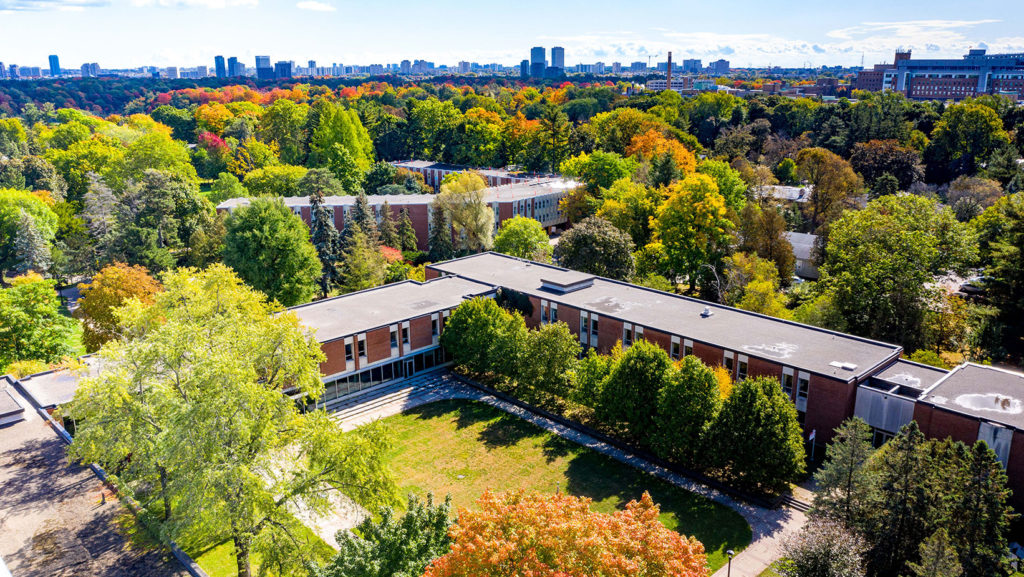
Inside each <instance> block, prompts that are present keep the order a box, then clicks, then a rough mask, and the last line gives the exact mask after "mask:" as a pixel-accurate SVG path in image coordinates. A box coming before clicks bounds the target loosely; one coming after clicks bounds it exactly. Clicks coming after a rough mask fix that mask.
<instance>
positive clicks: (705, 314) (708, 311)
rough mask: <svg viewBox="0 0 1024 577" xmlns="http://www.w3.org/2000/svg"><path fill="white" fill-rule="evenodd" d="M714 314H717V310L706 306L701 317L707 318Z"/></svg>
mask: <svg viewBox="0 0 1024 577" xmlns="http://www.w3.org/2000/svg"><path fill="white" fill-rule="evenodd" d="M713 314H715V311H713V310H711V307H704V310H702V311H701V312H700V317H701V318H702V319H706V318H708V317H709V316H711V315H713Z"/></svg>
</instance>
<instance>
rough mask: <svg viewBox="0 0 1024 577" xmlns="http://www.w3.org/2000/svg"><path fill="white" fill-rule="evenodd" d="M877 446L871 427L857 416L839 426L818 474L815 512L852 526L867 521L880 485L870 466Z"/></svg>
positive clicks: (858, 525) (852, 527) (854, 526)
mask: <svg viewBox="0 0 1024 577" xmlns="http://www.w3.org/2000/svg"><path fill="white" fill-rule="evenodd" d="M872 453H874V449H873V448H872V446H871V427H869V426H868V425H867V423H865V422H864V421H862V420H860V419H858V418H853V419H849V420H848V421H846V422H844V423H843V424H842V425H840V426H839V428H838V429H836V435H835V437H833V439H832V444H830V445H829V446H828V449H827V450H826V452H825V463H824V465H822V467H821V469H819V470H818V472H817V473H815V474H814V480H815V481H816V482H817V483H818V490H817V491H816V492H815V494H814V514H815V515H819V516H822V517H826V518H829V519H834V520H836V521H839V522H840V523H842V524H843V525H845V526H846V527H847V528H849V529H857V528H859V527H860V526H862V524H863V523H864V521H865V519H866V516H867V512H868V509H869V507H871V505H872V502H873V500H874V497H875V495H876V488H877V474H876V472H875V471H874V470H873V469H871V468H870V467H867V466H866V464H867V462H868V459H870V458H871V455H872Z"/></svg>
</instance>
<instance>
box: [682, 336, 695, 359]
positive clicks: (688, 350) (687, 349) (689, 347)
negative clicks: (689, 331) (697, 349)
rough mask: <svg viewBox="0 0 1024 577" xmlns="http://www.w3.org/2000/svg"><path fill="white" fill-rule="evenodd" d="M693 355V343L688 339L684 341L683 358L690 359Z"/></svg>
mask: <svg viewBox="0 0 1024 577" xmlns="http://www.w3.org/2000/svg"><path fill="white" fill-rule="evenodd" d="M692 354H693V341H691V340H690V339H686V340H684V341H683V356H684V357H688V356H690V355H692Z"/></svg>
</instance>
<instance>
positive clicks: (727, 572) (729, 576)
mask: <svg viewBox="0 0 1024 577" xmlns="http://www.w3.org/2000/svg"><path fill="white" fill-rule="evenodd" d="M725 554H726V555H727V556H728V557H729V565H728V568H727V569H726V570H725V577H732V558H733V555H735V554H736V552H735V551H733V550H732V549H728V550H726V552H725Z"/></svg>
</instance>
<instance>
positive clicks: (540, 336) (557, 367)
mask: <svg viewBox="0 0 1024 577" xmlns="http://www.w3.org/2000/svg"><path fill="white" fill-rule="evenodd" d="M580 350H581V347H580V340H579V338H578V337H577V336H576V335H575V334H574V333H573V332H572V331H570V330H569V325H567V324H565V323H561V322H558V323H550V324H546V325H543V326H541V327H539V328H538V329H537V330H533V331H530V332H529V336H528V337H527V339H526V350H525V351H524V352H523V358H524V359H526V362H523V363H522V364H521V366H520V368H519V370H518V371H517V374H516V380H517V381H518V386H517V387H516V394H517V395H518V396H520V397H521V398H522V399H523V400H525V401H527V402H530V403H536V404H540V405H549V406H550V405H552V404H555V403H557V402H559V401H564V400H565V399H567V398H568V397H569V395H570V394H571V393H572V390H573V382H572V375H573V373H574V371H575V368H576V363H577V359H578V358H579V355H580Z"/></svg>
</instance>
